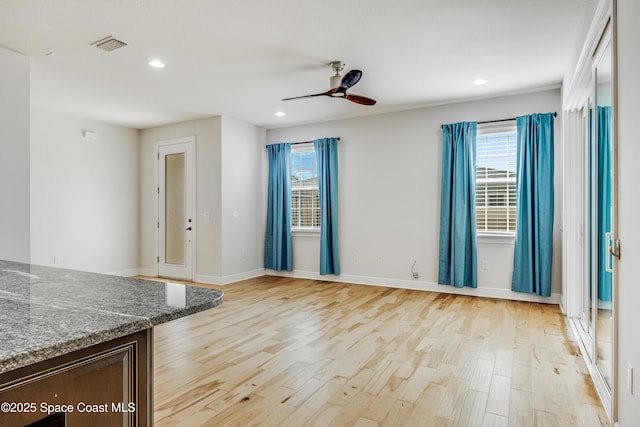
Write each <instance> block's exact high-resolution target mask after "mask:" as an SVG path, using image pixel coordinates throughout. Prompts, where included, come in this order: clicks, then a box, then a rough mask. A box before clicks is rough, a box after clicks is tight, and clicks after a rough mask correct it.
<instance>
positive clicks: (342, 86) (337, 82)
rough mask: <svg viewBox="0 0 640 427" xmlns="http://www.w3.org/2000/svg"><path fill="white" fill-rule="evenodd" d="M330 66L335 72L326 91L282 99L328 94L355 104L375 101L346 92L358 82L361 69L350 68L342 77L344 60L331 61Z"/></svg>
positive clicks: (369, 103)
mask: <svg viewBox="0 0 640 427" xmlns="http://www.w3.org/2000/svg"><path fill="white" fill-rule="evenodd" d="M330 65H331V68H332V69H333V70H334V71H335V72H336V74H335V75H334V76H332V77H331V79H330V87H331V89H329V90H328V91H326V92H322V93H315V94H313V95H303V96H295V97H293V98H284V99H283V101H289V100H291V99H300V98H311V97H314V96H330V97H332V98H344V99H348V100H349V101H351V102H355V103H356V104H362V105H373V104H375V103H376V100H375V99H371V98H367V97H366V96H361V95H354V94H351V93H347V90H348V89H349V88H351V86H353V85H355V84H356V83H358V81H359V80H360V77H362V71H360V70H351V71H349V72H348V73H347V74H345V75H344V77H342V76H341V75H340V71H342V69H343V68H344V62H342V61H333V62H332V63H331V64H330Z"/></svg>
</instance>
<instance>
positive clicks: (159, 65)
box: [149, 59, 164, 68]
mask: <svg viewBox="0 0 640 427" xmlns="http://www.w3.org/2000/svg"><path fill="white" fill-rule="evenodd" d="M149 65H151V66H152V67H153V68H164V62H162V61H160V60H157V59H153V60H151V61H149Z"/></svg>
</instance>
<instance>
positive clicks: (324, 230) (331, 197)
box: [313, 138, 340, 274]
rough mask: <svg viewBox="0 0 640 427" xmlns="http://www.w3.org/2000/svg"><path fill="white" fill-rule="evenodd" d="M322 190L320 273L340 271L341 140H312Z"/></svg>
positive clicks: (320, 189)
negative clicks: (339, 146) (339, 170)
mask: <svg viewBox="0 0 640 427" xmlns="http://www.w3.org/2000/svg"><path fill="white" fill-rule="evenodd" d="M313 146H314V148H315V151H316V160H317V166H318V190H319V192H320V274H340V258H339V256H338V139H337V138H322V139H316V140H315V141H313Z"/></svg>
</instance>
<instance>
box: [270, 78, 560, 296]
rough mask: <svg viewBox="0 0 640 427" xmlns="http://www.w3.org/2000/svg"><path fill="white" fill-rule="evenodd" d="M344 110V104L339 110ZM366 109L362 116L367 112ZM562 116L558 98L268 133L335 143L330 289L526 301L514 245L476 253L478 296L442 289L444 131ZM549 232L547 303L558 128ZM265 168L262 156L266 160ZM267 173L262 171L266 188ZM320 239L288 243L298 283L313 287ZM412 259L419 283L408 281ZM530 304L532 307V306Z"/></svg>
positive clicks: (546, 95) (550, 94)
mask: <svg viewBox="0 0 640 427" xmlns="http://www.w3.org/2000/svg"><path fill="white" fill-rule="evenodd" d="M337 102H341V101H337ZM363 108H366V107H363ZM551 111H557V112H560V111H561V97H560V91H559V90H550V91H543V92H537V93H530V94H522V95H515V96H508V97H501V98H494V99H489V100H482V101H475V102H467V103H460V104H450V105H444V106H438V107H432V108H423V109H417V110H410V111H404V112H398V113H390V114H383V115H377V116H369V117H363V118H354V119H348V120H338V121H332V122H325V123H318V124H310V125H305V126H296V127H287V128H278V129H271V130H268V131H267V141H268V142H269V143H275V142H284V141H304V140H311V139H314V138H319V137H329V136H339V137H340V138H341V141H340V149H339V167H340V171H339V174H340V177H339V182H340V195H339V203H340V209H339V222H340V259H341V267H342V275H341V276H339V277H332V276H326V277H323V278H326V279H329V280H341V281H349V282H358V283H370V284H382V285H389V286H402V287H412V288H417V289H437V290H441V291H445V292H447V291H455V292H464V293H470V294H476V295H489V296H496V297H506V298H516V299H520V298H525V299H529V296H528V295H527V294H521V293H515V292H512V291H511V290H510V289H511V273H512V260H513V248H514V247H513V243H512V242H507V243H504V242H497V241H495V240H493V241H492V242H491V243H483V242H482V241H480V242H479V244H478V261H479V263H478V267H479V268H480V262H481V261H482V260H486V261H487V262H488V264H489V269H488V270H481V269H479V271H478V282H479V283H478V289H477V290H469V289H465V290H464V291H458V290H456V289H455V288H453V287H450V286H438V285H436V283H437V276H438V271H437V268H438V240H439V215H440V214H439V213H440V206H439V205H440V174H441V151H442V150H441V145H442V132H441V125H442V124H443V123H454V122H459V121H465V120H478V121H482V120H493V119H500V118H508V117H514V116H517V115H522V114H530V113H535V112H542V113H544V112H551ZM555 141H556V146H555V154H556V158H555V165H556V168H555V178H556V187H555V188H556V192H555V200H556V203H555V232H554V247H555V249H554V260H553V263H554V265H553V286H552V292H553V293H554V294H555V295H554V296H553V298H552V299H548V298H546V299H544V298H543V299H542V300H544V301H553V302H556V303H557V302H559V292H560V289H561V249H560V248H561V246H560V243H561V231H560V230H561V224H560V219H561V217H562V216H561V212H560V211H561V200H562V197H561V196H562V158H561V155H562V123H561V115H559V116H558V119H557V120H556V125H555ZM263 158H264V159H265V160H264V162H265V164H266V154H263ZM266 174H267V169H266V167H265V172H264V176H265V178H264V179H265V181H266ZM318 253H319V239H318V237H317V236H315V235H309V234H305V235H296V236H295V237H294V270H295V271H294V275H297V276H303V277H316V278H318V277H319V276H318V274H317V272H318V265H319V255H318ZM414 257H416V259H417V261H418V264H417V266H416V270H417V271H418V272H419V273H420V279H419V280H415V279H413V278H412V277H411V272H410V268H411V264H412V260H413V258H414ZM531 299H532V300H536V299H537V298H531Z"/></svg>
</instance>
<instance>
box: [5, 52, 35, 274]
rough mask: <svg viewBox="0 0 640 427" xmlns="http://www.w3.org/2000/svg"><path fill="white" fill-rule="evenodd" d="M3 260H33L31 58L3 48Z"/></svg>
mask: <svg viewBox="0 0 640 427" xmlns="http://www.w3.org/2000/svg"><path fill="white" fill-rule="evenodd" d="M0 70H2V71H1V72H0V73H1V74H0V94H1V95H0V149H1V150H2V155H1V156H0V200H2V201H1V202H0V205H1V206H2V207H1V208H0V259H5V260H11V261H21V262H29V260H30V236H29V235H30V231H29V102H30V101H29V59H28V58H27V57H25V56H23V55H20V54H18V53H14V52H11V51H9V50H6V49H3V48H2V47H0Z"/></svg>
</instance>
